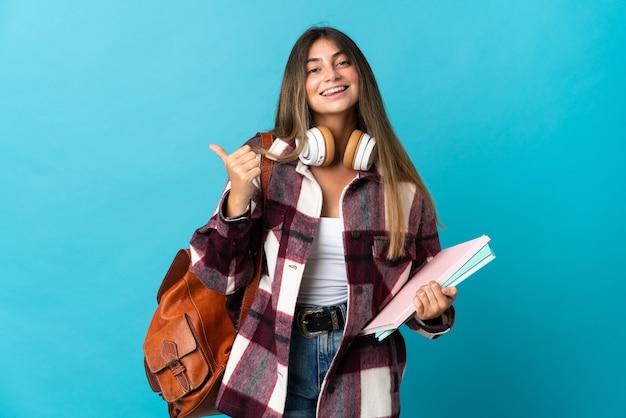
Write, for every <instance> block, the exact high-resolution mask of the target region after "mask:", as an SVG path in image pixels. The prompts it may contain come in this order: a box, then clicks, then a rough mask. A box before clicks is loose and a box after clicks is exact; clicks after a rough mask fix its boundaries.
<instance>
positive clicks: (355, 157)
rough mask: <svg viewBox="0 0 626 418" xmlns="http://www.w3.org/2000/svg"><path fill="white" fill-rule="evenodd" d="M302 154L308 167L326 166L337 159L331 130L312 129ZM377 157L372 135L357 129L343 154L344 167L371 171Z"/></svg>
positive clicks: (308, 133)
mask: <svg viewBox="0 0 626 418" xmlns="http://www.w3.org/2000/svg"><path fill="white" fill-rule="evenodd" d="M306 139H307V140H306V142H305V144H304V148H303V149H302V152H301V153H300V161H302V162H303V163H304V164H306V165H313V166H322V167H323V166H326V165H329V164H330V163H332V161H333V159H334V158H335V140H334V139H333V135H332V133H331V132H330V129H328V128H326V127H324V126H317V127H314V128H311V129H309V130H308V131H307V133H306ZM375 157H376V140H375V139H374V137H372V136H371V135H369V134H367V133H365V132H362V131H359V130H358V129H355V130H354V131H352V134H351V135H350V138H349V139H348V145H347V146H346V151H345V153H344V154H343V165H344V166H346V167H348V168H352V169H353V170H369V169H370V167H371V166H372V164H373V163H374V158H375Z"/></svg>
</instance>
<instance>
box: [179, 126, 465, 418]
mask: <svg viewBox="0 0 626 418" xmlns="http://www.w3.org/2000/svg"><path fill="white" fill-rule="evenodd" d="M249 142H250V143H252V144H259V142H260V140H259V137H255V138H253V139H251V140H250V141H249ZM291 147H292V145H290V144H288V143H286V142H284V141H282V140H280V139H277V140H275V141H274V144H273V146H272V148H271V150H272V151H273V152H275V153H277V154H281V153H286V152H289V151H290V150H292V148H291ZM256 185H257V192H256V193H255V195H254V196H253V199H252V201H251V203H250V206H249V209H248V211H247V213H245V214H244V215H243V216H241V217H238V218H229V219H227V218H225V217H224V215H223V210H222V208H223V204H224V202H225V198H226V196H227V195H228V192H229V188H230V184H229V183H227V185H226V188H225V191H224V194H223V196H222V198H221V200H220V203H219V205H218V208H217V210H216V211H215V213H214V214H213V216H212V217H211V219H210V220H209V222H208V224H207V225H206V226H204V227H201V228H199V229H198V230H197V231H196V232H195V233H194V234H193V236H192V239H191V252H192V262H193V271H194V272H195V274H196V275H198V277H200V279H201V280H202V281H203V282H204V283H205V284H206V285H207V286H208V287H209V288H211V289H215V290H217V291H220V292H223V293H225V294H231V293H233V292H235V291H236V290H237V289H239V288H241V287H242V286H245V285H246V284H247V283H248V282H249V281H250V279H251V278H252V275H253V270H254V254H255V253H256V251H258V249H259V248H260V245H261V240H262V238H261V237H263V251H264V256H265V263H264V267H263V274H262V277H261V282H260V285H259V290H258V292H257V295H256V297H255V300H254V302H253V305H252V307H251V309H250V312H249V314H248V316H247V317H246V319H245V321H244V323H243V324H242V327H241V329H240V331H239V334H238V335H237V337H236V339H235V344H234V346H233V349H232V353H231V357H230V360H229V362H228V366H227V368H226V372H225V375H224V380H223V382H222V386H221V389H220V394H219V397H218V408H219V409H220V410H221V411H222V412H224V413H225V414H227V415H230V416H235V417H237V416H245V417H280V416H282V413H283V410H284V403H285V398H286V393H287V370H288V366H289V365H288V359H289V341H290V338H291V332H292V320H293V315H294V310H295V305H296V299H297V295H298V289H299V286H300V281H301V279H302V273H303V271H304V265H305V263H306V260H307V256H308V253H309V249H310V247H311V243H312V241H313V238H314V237H315V232H316V228H317V225H318V221H319V216H320V213H321V208H322V191H321V188H320V187H319V185H318V183H317V182H316V181H315V178H314V177H313V175H312V173H311V172H310V170H309V168H308V167H307V166H306V165H304V164H302V163H301V162H299V161H294V162H292V163H274V165H273V172H272V178H271V180H270V186H269V191H268V200H267V205H266V207H265V210H264V211H263V208H262V206H263V203H262V195H261V192H260V190H259V187H258V186H259V184H258V182H257V183H256ZM401 187H402V190H403V193H402V195H403V199H402V204H403V206H404V213H405V216H406V223H407V225H408V230H409V231H410V232H409V234H408V235H407V238H406V247H405V248H406V250H407V251H406V256H405V257H403V258H401V259H398V260H393V261H390V260H388V259H387V258H386V252H387V248H388V243H389V240H388V238H387V235H388V234H387V229H388V228H387V227H386V225H385V219H386V216H385V207H386V205H385V202H384V197H383V196H384V194H383V187H382V179H381V176H380V174H379V172H378V171H377V170H376V168H375V167H374V168H372V169H371V170H370V171H367V172H358V173H355V179H354V180H353V181H352V182H351V183H350V185H349V186H348V187H347V188H346V189H345V190H344V193H343V196H342V198H341V203H340V205H341V206H340V210H341V218H342V219H343V225H344V231H343V241H344V249H345V259H346V271H347V276H348V288H349V289H348V313H347V320H346V324H345V330H344V336H343V340H342V343H341V345H340V347H339V350H338V352H337V355H336V356H335V359H334V361H333V363H332V365H331V367H330V370H329V371H328V374H327V375H326V378H325V379H324V382H323V384H322V390H321V393H320V396H319V400H318V409H317V412H318V416H320V417H331V416H332V417H357V416H376V417H396V416H398V415H399V413H400V402H399V395H400V391H399V389H400V382H401V380H402V375H403V373H404V369H405V363H406V349H405V344H404V340H403V338H402V335H401V334H400V333H399V332H395V333H393V334H392V335H391V336H389V337H388V338H386V339H385V340H383V341H382V342H378V341H376V340H375V339H374V338H373V337H371V336H369V337H368V336H358V333H359V331H360V330H361V329H362V328H363V327H364V325H365V324H366V323H367V322H368V321H370V320H371V319H372V318H373V317H374V316H375V315H376V313H377V312H379V311H380V309H381V308H382V307H383V306H384V305H385V304H386V303H387V302H388V301H389V300H390V299H391V298H392V296H393V295H394V294H395V293H396V292H397V291H398V290H399V289H400V287H401V286H402V285H403V284H404V283H405V282H406V280H407V279H408V278H409V277H411V275H412V274H414V273H415V272H416V271H417V270H419V268H420V267H421V266H422V265H423V264H424V262H425V261H426V258H427V257H430V256H433V255H435V254H436V253H437V252H439V251H440V244H439V238H438V234H437V227H436V223H435V221H434V219H433V218H432V217H431V216H428V215H426V214H425V212H423V211H422V201H423V198H422V196H421V195H420V193H419V192H418V191H417V190H416V188H415V187H414V186H413V185H410V184H402V185H401ZM263 212H264V213H263ZM442 319H443V320H442V324H441V325H440V326H426V325H425V324H423V323H420V322H418V321H411V322H410V324H409V326H410V327H411V328H413V329H414V330H416V331H417V332H419V333H421V334H422V335H424V336H426V337H428V338H437V337H438V336H439V335H441V334H443V333H445V332H447V331H448V330H449V329H450V328H451V327H452V324H453V322H454V309H453V308H450V309H449V310H448V311H447V312H446V313H445V314H444V315H442Z"/></svg>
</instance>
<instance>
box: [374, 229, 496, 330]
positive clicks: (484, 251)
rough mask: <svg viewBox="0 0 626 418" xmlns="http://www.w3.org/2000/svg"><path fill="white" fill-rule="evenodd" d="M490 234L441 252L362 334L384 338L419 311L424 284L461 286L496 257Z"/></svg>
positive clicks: (408, 282) (403, 288)
mask: <svg viewBox="0 0 626 418" xmlns="http://www.w3.org/2000/svg"><path fill="white" fill-rule="evenodd" d="M489 242H490V238H489V237H488V236H486V235H483V236H481V237H478V238H476V239H473V240H470V241H467V242H464V243H461V244H458V245H455V246H453V247H449V248H446V249H444V250H442V251H440V252H439V253H438V254H437V255H435V257H433V258H432V260H430V261H429V262H428V263H426V265H424V267H422V268H421V269H420V270H419V271H418V272H417V273H416V274H415V275H414V276H413V277H412V278H410V279H409V280H408V281H407V283H406V284H405V285H404V286H403V287H402V289H400V291H398V293H397V294H396V296H394V298H393V299H392V300H391V301H390V302H389V303H388V304H387V305H386V306H385V307H384V308H383V309H382V310H381V311H380V312H379V313H378V315H377V316H376V317H375V318H374V319H372V321H371V322H370V323H369V324H368V325H367V326H366V327H365V328H363V330H362V331H361V334H376V338H378V339H379V340H383V339H384V338H385V337H387V336H388V335H389V334H391V333H392V332H394V331H395V330H396V329H397V328H399V327H400V325H402V324H404V323H405V322H406V321H407V320H408V319H410V318H411V317H412V316H413V315H414V314H415V305H414V304H413V297H414V296H415V292H417V290H418V289H419V288H420V287H422V286H423V285H425V284H427V283H430V282H431V281H433V280H434V281H436V282H437V283H439V284H440V285H441V287H442V288H443V287H448V286H457V285H458V284H459V283H461V282H462V281H463V280H465V279H466V278H468V277H469V276H471V275H472V274H474V273H475V272H476V271H478V270H479V269H481V268H482V267H483V266H485V265H486V264H487V263H489V262H490V261H491V260H493V259H494V258H495V255H494V253H493V250H492V249H491V246H490V245H489Z"/></svg>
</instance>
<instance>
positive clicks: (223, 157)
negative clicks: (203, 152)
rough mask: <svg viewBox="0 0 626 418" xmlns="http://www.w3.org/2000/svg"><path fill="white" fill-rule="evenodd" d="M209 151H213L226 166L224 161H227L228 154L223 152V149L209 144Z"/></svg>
mask: <svg viewBox="0 0 626 418" xmlns="http://www.w3.org/2000/svg"><path fill="white" fill-rule="evenodd" d="M209 149H210V150H211V151H213V152H214V153H215V154H216V155H217V156H218V157H219V158H220V160H222V162H223V163H224V164H226V161H227V159H228V153H227V152H226V151H225V150H224V148H222V147H220V146H219V145H217V144H211V145H209Z"/></svg>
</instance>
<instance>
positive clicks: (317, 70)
mask: <svg viewBox="0 0 626 418" xmlns="http://www.w3.org/2000/svg"><path fill="white" fill-rule="evenodd" d="M319 71H320V69H319V68H317V67H313V68H309V69H307V70H306V73H307V74H315V73H318V72H319Z"/></svg>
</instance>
